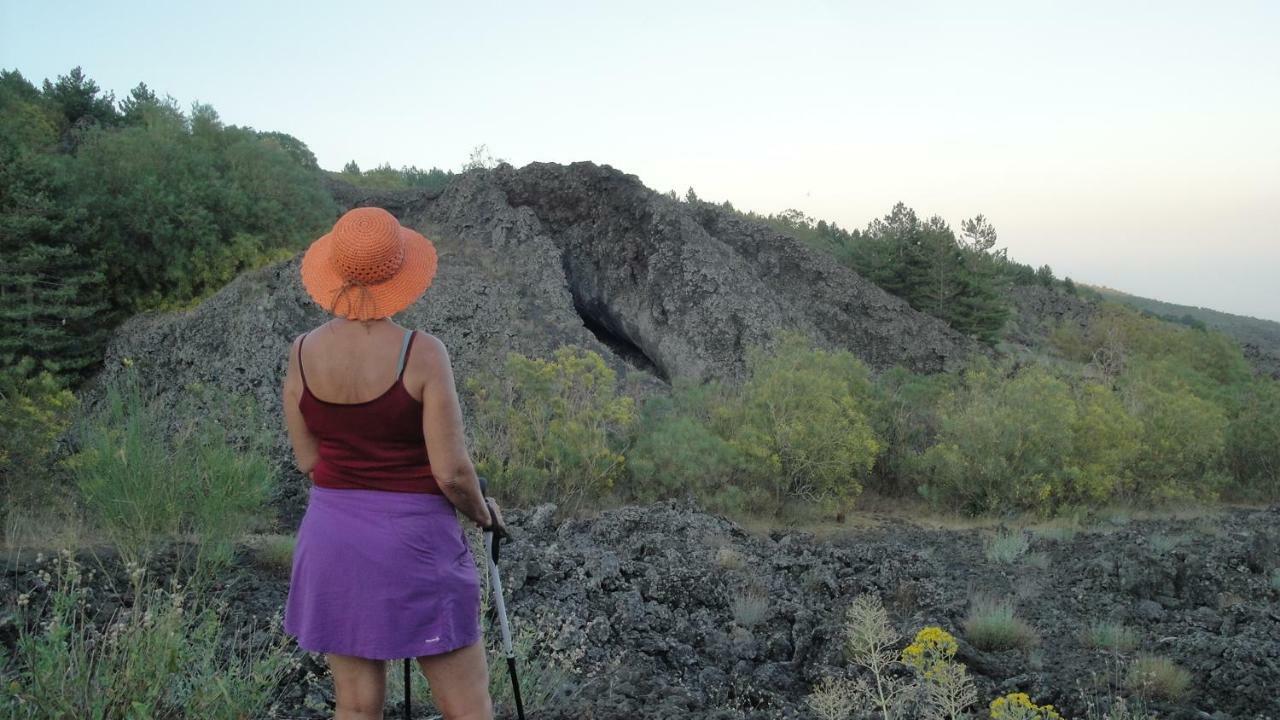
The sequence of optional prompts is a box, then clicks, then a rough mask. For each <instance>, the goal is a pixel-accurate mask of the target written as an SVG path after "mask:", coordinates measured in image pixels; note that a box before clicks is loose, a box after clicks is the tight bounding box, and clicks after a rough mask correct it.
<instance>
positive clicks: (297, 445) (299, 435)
mask: <svg viewBox="0 0 1280 720" xmlns="http://www.w3.org/2000/svg"><path fill="white" fill-rule="evenodd" d="M301 339H302V336H301V335H299V336H298V337H297V338H294V340H293V346H292V347H291V348H290V349H289V369H288V370H287V371H286V372H285V374H284V391H283V393H282V397H283V402H284V420H285V425H286V427H287V428H288V430H289V442H290V444H292V445H293V458H294V461H295V462H296V463H297V465H298V469H299V470H301V471H302V474H303V475H307V476H308V477H309V476H310V475H311V470H312V468H314V467H315V466H316V461H317V460H319V459H320V452H319V450H318V449H317V442H316V437H315V436H314V435H312V434H311V431H310V430H308V429H307V423H306V421H304V420H303V419H302V410H300V409H299V408H298V401H299V400H301V399H302V375H301V373H299V372H298V345H299V341H300V340H301Z"/></svg>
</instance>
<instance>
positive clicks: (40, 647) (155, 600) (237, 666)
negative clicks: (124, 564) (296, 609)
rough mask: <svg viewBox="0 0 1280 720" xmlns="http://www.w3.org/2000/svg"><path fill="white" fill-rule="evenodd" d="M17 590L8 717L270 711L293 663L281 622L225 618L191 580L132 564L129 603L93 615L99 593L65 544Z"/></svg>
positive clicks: (3, 707) (0, 697)
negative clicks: (152, 573)
mask: <svg viewBox="0 0 1280 720" xmlns="http://www.w3.org/2000/svg"><path fill="white" fill-rule="evenodd" d="M45 573H46V576H45V577H46V578H47V580H46V583H45V584H43V585H41V586H39V587H36V588H32V589H31V590H30V591H29V592H27V593H24V594H23V595H22V596H20V598H19V602H18V605H19V613H20V615H22V616H24V617H23V618H22V621H20V622H19V623H18V628H19V631H18V632H19V634H18V637H17V642H16V644H15V648H14V652H13V654H12V658H11V659H10V666H9V667H7V668H5V670H6V672H5V677H4V679H3V682H4V684H5V692H3V693H0V715H2V716H5V717H10V718H28V719H34V718H55V717H56V718H104V717H112V718H114V717H130V718H169V717H200V718H240V717H264V716H265V715H266V714H267V712H268V709H269V708H270V706H271V704H272V703H273V702H274V701H275V699H276V698H277V697H278V694H279V692H280V689H281V686H282V683H283V682H284V679H285V677H286V676H287V675H288V673H289V672H291V671H292V670H294V669H295V667H296V660H295V658H294V657H293V654H292V652H291V650H290V643H289V641H288V639H287V638H286V637H285V636H284V635H283V634H281V633H280V632H279V631H278V628H275V629H274V630H275V631H274V632H270V633H264V632H263V631H262V630H261V629H258V628H255V627H252V626H241V625H239V624H237V625H229V624H227V622H226V619H227V618H225V617H224V612H225V610H224V608H225V605H222V604H221V601H220V600H219V599H218V598H217V597H216V596H213V595H210V594H207V593H206V592H204V591H203V590H201V589H199V588H195V587H182V586H181V585H177V584H170V585H169V586H168V587H162V586H157V585H155V584H152V583H151V582H150V581H149V580H147V579H146V577H147V574H146V573H145V572H141V571H139V572H136V573H135V574H134V575H133V577H132V580H131V588H130V590H129V594H130V596H131V597H132V605H131V606H130V607H127V608H124V609H121V610H118V611H116V612H115V613H113V614H112V615H111V616H110V617H106V618H97V619H95V617H94V615H95V612H94V607H93V605H94V601H95V600H96V595H95V594H94V593H92V592H90V591H91V588H90V587H88V586H87V585H86V584H85V580H87V576H86V575H84V574H82V571H81V568H80V566H79V564H78V563H77V562H76V561H75V560H74V559H73V558H72V556H71V554H70V553H69V552H65V553H63V554H61V555H59V556H58V557H56V558H55V559H53V560H52V561H51V563H50V565H49V566H48V569H47V570H46V571H45Z"/></svg>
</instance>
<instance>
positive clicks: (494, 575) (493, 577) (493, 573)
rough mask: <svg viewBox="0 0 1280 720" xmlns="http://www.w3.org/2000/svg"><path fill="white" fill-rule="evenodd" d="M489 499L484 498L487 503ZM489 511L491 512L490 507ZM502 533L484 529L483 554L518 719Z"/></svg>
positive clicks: (521, 704)
mask: <svg viewBox="0 0 1280 720" xmlns="http://www.w3.org/2000/svg"><path fill="white" fill-rule="evenodd" d="M487 485H488V483H487V482H486V481H485V479H484V478H480V495H481V496H485V495H488V492H487ZM488 502H489V501H488V500H486V501H485V503H486V505H487V503H488ZM490 512H493V510H492V509H490ZM502 537H503V536H502V535H500V534H499V535H497V537H495V532H494V530H492V529H489V530H485V531H484V550H485V552H484V554H485V559H486V560H487V562H488V564H489V581H490V586H489V587H490V590H491V594H492V595H493V598H494V603H495V604H496V605H497V608H498V626H499V628H500V629H501V631H502V649H503V651H504V652H505V653H506V655H507V672H509V673H510V674H511V690H512V691H513V694H514V695H515V699H516V716H517V717H518V718H519V720H525V718H524V701H523V700H522V699H521V698H520V678H519V676H517V675H516V651H515V649H514V648H513V647H512V645H511V622H510V621H509V620H508V619H507V603H506V600H504V599H503V597H502V578H501V577H500V576H499V575H498V548H499V547H500V546H501V542H502Z"/></svg>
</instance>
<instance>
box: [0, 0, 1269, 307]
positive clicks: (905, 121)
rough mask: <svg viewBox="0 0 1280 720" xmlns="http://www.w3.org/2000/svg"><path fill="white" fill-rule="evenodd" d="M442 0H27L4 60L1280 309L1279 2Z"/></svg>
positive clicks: (1199, 297)
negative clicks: (963, 243) (590, 165)
mask: <svg viewBox="0 0 1280 720" xmlns="http://www.w3.org/2000/svg"><path fill="white" fill-rule="evenodd" d="M430 5H431V6H432V7H433V8H434V9H429V8H427V7H426V6H423V5H411V4H390V5H380V6H378V7H369V8H362V9H361V14H360V15H359V16H356V17H350V16H349V15H348V14H346V13H344V12H343V6H340V5H337V4H336V3H331V4H323V5H315V6H310V7H308V8H307V11H306V12H294V13H290V11H289V10H287V9H281V8H280V7H278V6H272V7H261V6H255V5H250V4H249V3H244V2H239V3H230V4H226V5H223V6H219V7H218V8H210V7H193V8H168V7H165V8H157V7H149V6H147V5H146V4H139V3H126V4H124V5H112V6H109V7H94V6H89V5H87V4H83V5H82V4H74V3H73V4H69V5H67V4H64V5H62V6H60V7H48V6H45V7H27V6H23V5H19V4H17V3H13V2H8V1H5V2H2V3H0V7H2V8H3V10H2V12H3V16H2V17H0V28H3V29H0V34H2V37H0V39H2V40H3V42H0V67H3V68H5V69H16V70H18V71H19V72H21V73H22V74H23V75H24V76H25V77H26V78H27V79H28V80H29V81H31V82H33V83H35V84H37V85H38V84H39V83H40V82H41V81H43V80H44V79H46V78H47V79H50V80H53V79H55V78H56V77H57V76H58V75H64V74H66V73H67V72H69V71H70V70H71V69H72V68H73V67H75V66H81V67H82V68H83V70H84V72H85V74H86V76H88V77H89V78H91V79H93V80H94V81H95V82H97V83H98V85H99V86H100V87H101V88H102V90H103V91H104V92H113V93H114V94H115V96H116V98H117V99H119V98H121V97H123V96H125V95H127V94H128V91H129V90H130V89H131V88H132V87H134V86H136V85H137V84H138V83H139V82H145V83H147V85H148V86H149V87H150V88H152V89H153V90H154V91H156V92H157V93H158V94H161V95H164V94H169V95H172V96H173V97H175V99H177V100H178V103H179V105H180V106H181V107H183V109H184V110H186V109H188V108H189V107H190V105H191V104H192V103H193V102H196V101H199V102H204V103H208V104H210V105H212V106H213V107H214V108H215V109H216V110H217V111H218V113H219V115H220V116H221V118H222V120H223V121H224V122H225V123H227V124H229V125H241V126H249V127H253V128H255V129H258V130H274V131H280V132H285V133H288V134H290V135H293V136H295V137H297V138H298V139H300V140H301V141H303V142H305V143H307V145H308V146H309V147H310V148H311V150H312V152H314V153H315V155H316V157H317V159H318V161H319V163H320V165H321V167H324V168H326V169H331V170H339V169H341V167H342V165H343V164H345V163H346V162H347V161H350V160H354V161H356V162H357V163H358V164H359V165H360V167H361V168H364V169H371V168H373V167H374V166H377V165H380V164H383V163H390V164H391V165H392V166H395V167H401V166H407V165H416V166H419V167H422V168H424V169H425V168H429V167H433V166H437V167H441V168H444V169H448V170H456V169H457V168H458V167H459V166H460V165H461V164H462V163H463V162H464V161H465V160H466V157H467V154H468V153H469V152H470V151H471V150H472V149H473V148H474V147H476V146H478V145H481V144H484V145H487V146H488V147H489V149H490V150H491V152H492V153H493V154H494V155H495V156H498V157H502V158H505V159H506V160H508V161H509V162H511V163H512V164H513V165H517V166H522V165H525V164H527V163H529V162H535V161H548V162H561V163H569V162H574V161H578V160H589V161H592V162H596V163H600V164H607V165H611V166H613V167H615V168H617V169H619V170H621V171H623V172H626V173H630V174H634V175H636V176H637V177H639V178H640V179H641V180H642V181H643V182H644V183H645V184H646V185H647V186H648V187H650V188H652V189H654V190H656V191H658V192H666V191H668V190H675V191H676V192H678V193H680V194H683V193H684V191H685V190H686V189H687V188H693V189H694V191H695V192H696V193H697V194H698V195H699V196H700V197H702V198H703V199H706V200H710V201H713V202H721V201H725V200H727V201H729V202H731V203H732V204H733V205H734V207H736V208H738V209H741V210H751V211H755V212H757V213H761V214H770V213H777V212H780V211H782V210H785V209H788V208H795V209H798V210H801V211H802V212H804V213H806V214H807V215H809V216H811V217H813V218H815V219H823V220H827V221H829V222H835V223H837V224H838V225H840V226H841V227H844V228H846V229H854V228H861V227H865V226H866V224H867V223H868V222H869V221H871V220H872V219H874V218H877V217H881V216H883V215H884V214H885V213H887V212H888V211H889V209H890V208H891V207H892V205H893V204H894V203H895V202H898V201H902V202H905V203H906V204H907V205H909V206H910V207H912V208H914V209H915V210H916V211H917V212H918V213H919V214H920V215H921V216H923V217H928V216H930V215H935V214H936V215H940V216H942V217H943V218H945V219H946V220H947V221H948V222H949V223H950V224H951V225H952V227H958V225H959V222H960V221H961V220H962V219H963V218H968V217H972V216H974V215H977V214H979V213H981V214H984V215H986V216H987V217H988V218H989V219H990V220H991V222H992V223H993V224H994V225H995V227H996V228H997V230H998V231H999V233H1000V239H999V242H998V243H997V247H1005V248H1007V249H1008V251H1009V255H1010V257H1012V258H1013V259H1016V260H1018V261H1019V262H1023V263H1027V264H1030V265H1033V266H1040V265H1043V264H1048V265H1050V266H1051V267H1052V268H1053V269H1054V272H1055V274H1057V275H1058V276H1059V277H1071V278H1072V279H1073V280H1075V281H1077V282H1079V283H1082V284H1086V285H1095V286H1105V287H1109V288H1114V289H1118V290H1120V291H1121V292H1125V293H1128V294H1131V295H1137V296H1141V297H1147V298H1154V299H1158V300H1161V301H1164V302H1169V303H1176V304H1181V305H1188V306H1193V307H1203V308H1211V309H1214V310H1218V311H1221V312H1227V313H1231V314H1235V315H1242V316H1247V317H1254V318H1260V319H1268V320H1272V321H1280V293H1277V292H1275V291H1274V289H1273V287H1272V286H1273V283H1274V276H1275V275H1276V270H1277V269H1278V268H1280V237H1277V231H1276V230H1275V228H1276V227H1277V226H1278V225H1280V223H1278V222H1277V221H1280V138H1277V137H1276V135H1275V133H1274V131H1273V128H1274V127H1276V126H1278V125H1280V92H1276V91H1274V90H1273V91H1272V92H1270V93H1268V92H1260V91H1259V88H1266V87H1272V88H1276V87H1280V48H1278V47H1277V46H1276V45H1275V44H1274V43H1271V42H1270V40H1269V38H1268V33H1267V32H1266V31H1267V29H1268V28H1275V27H1278V26H1280V22H1278V21H1280V7H1276V6H1267V5H1265V4H1263V3H1254V4H1247V3H1242V4H1239V5H1237V6H1235V7H1233V8H1232V10H1231V11H1230V12H1225V11H1217V12H1204V11H1203V10H1200V9H1199V8H1198V6H1196V5H1194V4H1191V3H1175V4H1164V5H1160V6H1159V10H1160V12H1159V14H1158V15H1156V14H1154V13H1143V12H1142V11H1141V10H1138V9H1134V8H1124V9H1119V10H1117V9H1115V8H1110V7H1108V6H1105V5H1102V4H1098V3H1095V4H1092V5H1090V6H1089V10H1080V9H1079V6H1072V8H1056V7H1041V8H1034V9H1031V8H1025V7H1022V6H1021V5H1018V4H1012V3H999V4H986V5H983V6H982V7H981V8H977V9H975V8H963V9H962V8H956V7H951V6H949V5H946V4H943V3H932V2H920V3H912V4H910V5H906V6H899V7H895V8H891V9H886V8H883V7H880V6H872V5H867V6H853V7H851V6H845V5H837V4H835V3H800V4H797V5H795V6H793V7H788V8H787V9H786V10H785V11H779V10H777V9H771V8H770V6H764V5H754V4H752V5H743V4H737V5H733V6H728V5H724V6H721V7H733V8H735V12H732V13H720V12H717V11H716V9H715V8H716V7H717V5H715V4H707V5H699V6H698V7H696V8H689V7H685V6H681V5H679V4H664V3H661V2H656V3H650V4H648V5H646V6H645V7H644V8H633V9H627V10H620V9H618V8H579V7H576V6H573V5H569V4H556V5H555V6H554V7H543V8H539V9H538V10H537V11H534V10H530V9H528V8H505V9H503V10H502V11H501V12H500V13H499V12H497V11H490V10H489V8H487V7H479V8H477V7H466V8H460V7H452V6H445V5H439V4H430ZM673 17H674V18H676V19H678V20H679V21H680V22H678V23H674V24H673V22H672V18H673ZM245 28H252V29H253V31H252V32H246V31H245ZM414 28H421V29H422V30H421V32H420V33H419V34H418V35H416V36H407V34H406V31H407V30H410V29H414ZM441 28H443V29H444V30H441ZM352 38H355V39H354V40H352ZM380 38H387V39H388V41H382V40H380ZM415 40H416V41H417V42H416V43H415V42H414V41H415ZM68 47H73V48H75V50H73V51H68V50H66V49H65V48H68ZM353 91H355V92H353ZM382 103H387V104H386V105H383V104H382ZM378 107H390V108H394V110H393V111H391V112H383V113H377V112H372V111H371V108H378Z"/></svg>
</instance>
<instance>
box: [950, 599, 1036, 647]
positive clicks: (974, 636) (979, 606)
mask: <svg viewBox="0 0 1280 720" xmlns="http://www.w3.org/2000/svg"><path fill="white" fill-rule="evenodd" d="M964 634H965V637H966V638H967V639H968V640H969V642H970V643H972V644H973V646H974V647H976V648H978V649H980V650H1010V649H1013V648H1023V649H1025V648H1030V647H1032V646H1034V645H1036V644H1038V643H1039V642H1040V638H1039V637H1038V636H1037V635H1036V632H1035V630H1033V629H1032V628H1031V626H1030V625H1027V624H1026V622H1024V621H1023V620H1022V619H1021V618H1019V617H1018V616H1017V615H1016V614H1015V613H1014V611H1013V605H1012V604H1011V603H1009V602H1008V601H1006V600H1000V599H996V598H989V597H978V598H975V599H974V600H973V603H972V604H971V606H970V608H969V614H968V615H967V616H965V619H964Z"/></svg>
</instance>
